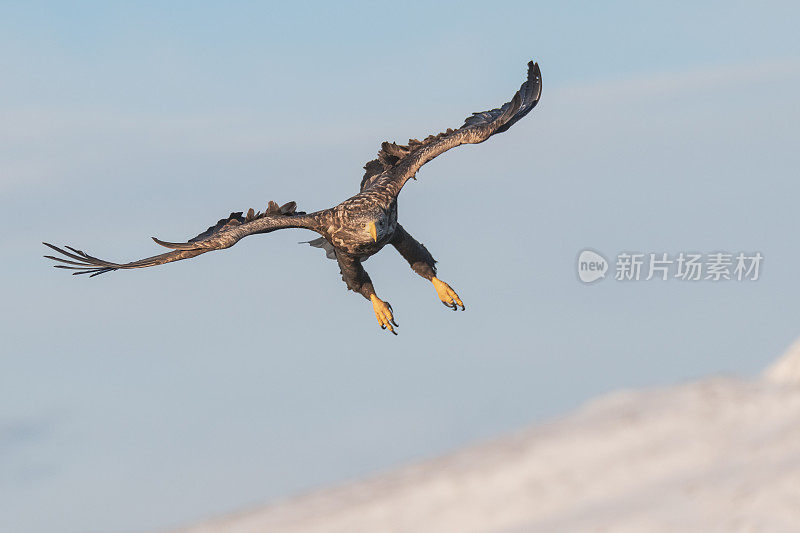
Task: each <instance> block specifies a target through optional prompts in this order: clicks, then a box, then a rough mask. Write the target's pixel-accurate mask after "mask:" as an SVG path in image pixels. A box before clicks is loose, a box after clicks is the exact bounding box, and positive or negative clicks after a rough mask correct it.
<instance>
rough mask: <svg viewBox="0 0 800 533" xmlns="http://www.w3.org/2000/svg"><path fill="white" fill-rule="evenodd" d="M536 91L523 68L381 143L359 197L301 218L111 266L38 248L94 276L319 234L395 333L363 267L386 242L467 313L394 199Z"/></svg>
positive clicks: (491, 131)
mask: <svg viewBox="0 0 800 533" xmlns="http://www.w3.org/2000/svg"><path fill="white" fill-rule="evenodd" d="M541 94H542V76H541V72H540V71H539V65H538V63H534V62H533V61H531V62H529V63H528V73H527V79H526V80H525V82H524V83H523V84H522V86H521V87H520V88H519V91H517V92H516V93H515V94H514V96H513V98H511V101H509V102H507V103H505V104H503V105H502V106H501V107H498V108H495V109H491V110H489V111H481V112H478V113H473V114H472V116H470V117H468V118H467V119H466V120H465V122H464V124H463V125H462V126H461V127H460V128H458V129H455V130H454V129H449V128H448V129H447V130H446V131H445V132H443V133H439V134H438V135H430V136H428V137H427V138H425V139H424V140H422V141H419V140H417V139H411V140H409V141H408V144H405V145H399V144H397V143H394V142H392V143H390V142H384V143H382V144H381V149H380V151H379V152H378V157H377V158H376V159H373V160H372V161H370V162H369V163H367V164H366V165H365V166H364V170H365V171H366V172H365V173H364V177H363V178H362V180H361V187H360V190H359V192H358V194H356V195H355V196H352V197H350V198H348V199H347V200H345V201H343V202H341V203H340V204H338V205H336V206H334V207H331V208H329V209H323V210H321V211H316V212H313V213H305V212H303V211H298V210H297V204H296V203H295V202H288V203H285V204H283V205H280V206H279V205H278V204H277V203H275V202H273V201H270V202H269V204H268V205H267V207H266V209H265V210H264V212H263V213H262V212H255V211H254V210H253V209H252V208H251V209H250V210H249V211H248V212H247V213H246V214H245V213H244V212H235V213H231V214H230V216H228V217H227V218H223V219H221V220H219V221H218V222H217V223H216V224H214V225H213V226H211V227H210V228H208V229H207V230H205V231H204V232H202V233H201V234H199V235H197V236H196V237H194V238H192V239H189V240H188V241H186V242H167V241H162V240H160V239H157V238H155V237H153V240H154V241H155V242H156V243H157V244H160V245H161V246H164V247H166V248H169V249H170V250H171V251H169V252H166V253H162V254H159V255H155V256H153V257H148V258H145V259H140V260H138V261H132V262H130V263H113V262H111V261H105V260H103V259H98V258H97V257H94V256H91V255H89V254H87V253H85V252H82V251H81V250H78V249H76V248H73V247H71V246H65V247H64V248H65V249H64V248H59V247H57V246H54V245H52V244H49V243H46V242H45V243H42V244H44V245H45V246H47V247H49V248H51V249H52V250H54V251H55V252H57V253H58V254H60V256H59V257H56V256H52V255H46V256H44V257H46V258H47V259H52V260H54V261H56V262H57V263H58V264H56V265H54V266H55V267H56V268H64V269H69V270H75V271H76V272H73V274H89V275H90V277H94V276H97V275H99V274H104V273H106V272H111V271H113V270H124V269H131V268H145V267H151V266H155V265H163V264H164V263H171V262H173V261H180V260H182V259H189V258H192V257H197V256H198V255H202V254H204V253H206V252H210V251H212V250H224V249H225V248H230V247H231V246H233V245H234V244H236V243H237V242H239V241H240V240H241V239H243V238H244V237H247V236H248V235H256V234H260V233H271V232H273V231H276V230H279V229H286V228H303V229H307V230H311V231H314V232H316V233H318V234H319V235H320V237H319V238H316V239H314V240H311V241H305V243H307V244H310V245H311V246H314V247H317V248H322V249H324V250H325V252H326V255H327V257H328V258H330V259H335V260H336V261H337V262H338V263H339V269H340V271H341V275H342V280H343V281H344V282H345V283H346V284H347V287H348V289H350V290H352V291H355V292H357V293H360V294H361V295H362V296H364V298H366V299H367V300H369V301H370V302H371V303H372V308H373V310H374V312H375V317H376V318H377V320H378V324H379V325H380V327H381V329H384V330H388V331H390V332H391V333H393V334H395V335H397V331H396V329H395V328H397V327H398V326H397V322H396V321H395V318H394V311H393V310H392V306H391V305H390V304H389V302H387V301H384V300H381V299H380V298H378V295H377V294H376V292H375V287H374V286H373V284H372V281H371V280H370V277H369V275H368V274H367V272H366V270H364V267H363V265H362V263H363V262H364V261H365V260H366V259H367V258H368V257H370V256H372V255H374V254H376V253H378V252H379V251H381V249H383V247H384V246H386V245H387V244H391V245H392V246H394V247H395V249H397V251H398V252H400V255H402V256H403V258H404V259H405V260H406V261H408V263H409V265H410V266H411V269H412V270H413V271H414V272H416V273H417V274H419V275H420V276H422V277H423V278H425V279H426V280H428V281H430V282H431V283H432V284H433V288H434V289H435V290H436V294H437V296H438V298H439V300H440V301H441V302H442V303H443V304H444V305H445V306H447V307H449V308H450V309H452V310H454V311H455V310H458V309H459V308H461V309H462V310H464V309H466V308H465V306H464V302H463V301H462V300H461V298H459V296H458V294H457V293H456V291H454V290H453V288H452V287H450V285H448V284H447V283H445V282H444V281H442V280H441V279H439V278H438V277H436V261H435V260H434V259H433V256H432V255H431V254H430V252H428V250H427V248H425V246H424V245H422V244H421V243H420V242H418V241H417V240H416V239H414V237H412V236H411V235H410V234H409V233H408V231H406V229H405V228H403V226H401V225H400V224H399V223H398V221H397V196H398V195H399V194H400V191H401V190H402V189H403V186H404V185H405V184H406V183H407V182H408V180H410V179H412V178H413V179H416V174H417V171H419V169H420V168H421V167H422V165H424V164H425V163H427V162H428V161H430V160H431V159H433V158H434V157H436V156H438V155H440V154H443V153H444V152H446V151H447V150H449V149H451V148H454V147H456V146H460V145H462V144H477V143H482V142H483V141H485V140H486V139H488V138H489V137H491V136H492V135H495V134H497V133H502V132H504V131H506V130H508V129H509V128H510V127H511V126H512V125H514V124H515V123H516V122H517V121H518V120H520V119H521V118H522V117H524V116H525V115H527V114H528V113H529V112H530V111H531V109H533V108H534V107H535V106H536V104H537V103H538V102H539V97H540V96H541Z"/></svg>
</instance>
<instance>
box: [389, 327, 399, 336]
mask: <svg viewBox="0 0 800 533" xmlns="http://www.w3.org/2000/svg"><path fill="white" fill-rule="evenodd" d="M389 331H391V332H392V335H394V336H395V337H397V332H396V331H395V330H393V329H390V330H389Z"/></svg>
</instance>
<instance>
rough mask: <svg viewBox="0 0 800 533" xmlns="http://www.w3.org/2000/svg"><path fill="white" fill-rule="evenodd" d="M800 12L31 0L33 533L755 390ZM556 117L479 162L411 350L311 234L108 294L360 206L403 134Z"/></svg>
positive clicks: (4, 456) (13, 173) (29, 496)
mask: <svg viewBox="0 0 800 533" xmlns="http://www.w3.org/2000/svg"><path fill="white" fill-rule="evenodd" d="M798 15H800V10H798V8H797V7H796V4H795V3H792V2H783V3H761V4H759V6H758V7H757V8H755V7H753V6H752V5H751V4H750V3H743V2H742V3H733V2H718V3H696V2H691V3H688V2H687V3H683V4H675V3H673V4H669V5H664V7H654V6H653V5H648V6H644V5H643V4H642V3H638V2H631V3H617V2H614V3H604V4H602V5H601V4H599V3H561V2H559V3H555V2H554V3H551V4H547V5H545V4H537V5H534V4H533V3H531V2H521V3H515V4H504V3H492V4H486V3H485V2H474V3H469V2H457V3H455V2H454V3H436V4H435V5H430V4H428V3H418V4H417V3H405V4H402V5H400V4H396V3H392V4H387V5H382V4H376V3H374V2H365V3H336V4H331V5H322V4H318V3H303V4H293V5H291V6H289V5H288V4H287V5H285V6H279V7H273V6H264V5H262V6H254V5H252V4H249V3H225V5H224V7H223V6H212V5H207V4H202V3H197V2H183V3H179V2H173V3H170V4H169V6H166V7H165V5H164V3H149V4H145V3H136V4H135V5H134V4H133V3H108V2H97V3H79V4H76V5H68V4H67V3H61V2H50V3H31V2H25V3H22V2H20V3H16V4H14V3H4V4H3V5H2V7H0V71H1V72H2V76H0V142H2V146H3V148H2V149H0V202H2V209H3V215H4V219H5V227H6V231H4V232H3V233H2V234H0V259H2V264H3V276H2V277H0V280H2V281H0V294H2V295H3V300H4V302H5V305H3V306H2V307H0V318H2V326H0V328H2V353H0V530H3V531H18V532H52V531H65V532H86V531H104V532H105V531H145V530H148V529H152V528H161V527H167V526H170V525H175V524H180V523H185V522H187V521H193V520H196V519H199V518H202V517H208V516H213V515H216V514H219V513H223V512H228V511H232V510H236V509H239V508H241V507H246V506H250V505H254V504H258V503H262V502H265V501H269V500H272V499H275V498H279V497H283V496H286V495H289V494H292V493H295V492H297V491H302V490H306V489H308V488H311V487H314V486H319V485H324V484H328V483H331V482H337V481H341V480H345V479H348V478H352V477H357V476H361V475H364V474H368V473H370V472H375V471H378V470H380V469H384V468H388V467H391V466H392V465H397V464H401V463H404V462H408V461H412V460H417V459H420V458H425V457H431V456H434V455H436V454H439V453H443V452H445V451H447V450H450V449H453V448H456V447H458V446H461V445H464V444H466V443H469V442H474V441H477V440H480V439H484V438H488V437H491V436H493V435H497V434H499V433H501V432H504V431H509V430H514V429H516V428H520V427H523V426H525V425H527V424H530V423H533V422H535V421H538V420H542V419H543V418H545V417H550V416H555V415H557V414H559V413H561V412H564V411H566V410H567V409H570V408H572V407H574V406H576V405H578V404H580V403H581V402H582V401H584V400H585V399H587V398H589V397H592V396H594V395H597V394H599V393H602V392H604V391H608V390H612V389H616V388H620V387H641V386H650V385H656V384H663V383H671V382H675V381H678V380H685V379H690V378H693V377H695V376H699V375H705V374H708V373H734V374H739V375H745V376H749V375H753V374H755V373H756V372H758V371H759V370H760V369H761V368H762V367H763V366H765V365H766V364H767V363H768V362H769V361H771V360H772V359H773V358H774V357H775V356H777V354H778V353H779V352H780V351H781V350H782V349H783V348H784V347H785V346H787V345H788V344H789V343H790V342H791V341H793V340H794V339H795V337H796V336H798V335H800V326H798V323H797V312H796V309H797V304H796V300H797V296H796V295H797V293H798V290H799V289H800V282H798V276H797V274H796V272H797V266H798V265H800V245H798V242H797V241H798V238H797V235H796V233H797V231H796V230H797V222H796V213H797V198H798V196H800V183H798V181H799V180H798V178H797V168H798V166H800V156H798V151H797V146H798V144H799V142H800V126H798V124H800V106H798V96H797V85H798V82H800V42H799V41H798V39H797V32H796V21H797V20H798ZM529 59H536V60H538V61H539V63H540V65H541V68H542V73H543V79H544V92H543V96H542V100H541V103H540V105H539V107H537V108H536V110H535V111H534V112H533V113H532V114H531V115H530V116H529V117H527V118H526V119H525V120H523V121H521V122H519V123H518V124H517V125H515V126H514V128H512V129H511V130H510V131H509V132H508V133H506V134H504V135H501V136H498V137H495V138H492V139H491V140H490V141H489V142H487V143H484V144H482V145H480V146H469V147H463V148H460V149H458V150H454V151H451V152H449V153H447V154H446V155H445V156H443V157H441V158H439V159H437V160H436V161H434V162H432V163H430V164H429V165H428V166H426V167H425V168H424V169H423V170H422V172H421V173H420V176H419V177H420V179H419V181H418V182H413V183H411V184H409V186H408V187H407V188H406V189H405V190H404V191H403V194H402V196H401V199H400V200H401V201H400V217H401V222H402V223H403V224H404V226H405V227H406V228H407V229H408V230H409V231H410V232H411V233H412V234H413V235H415V236H416V237H417V238H418V239H419V240H420V241H422V242H424V243H425V244H426V245H427V247H428V248H429V249H430V250H431V252H432V253H433V255H434V256H435V257H436V258H437V259H438V260H439V261H440V265H439V266H440V274H441V277H442V278H443V279H444V280H446V281H448V282H450V283H451V284H452V285H453V287H454V288H455V289H456V290H457V291H458V292H459V294H460V295H461V296H462V298H463V299H464V301H465V302H466V304H467V311H466V312H464V313H453V312H449V311H447V310H446V309H445V308H444V307H442V306H441V304H439V303H438V300H437V299H436V296H435V293H434V291H433V289H432V287H430V284H428V283H427V282H425V281H423V280H422V279H421V278H419V277H417V276H416V275H415V274H413V272H411V270H410V269H409V268H408V266H407V264H406V263H405V262H404V261H403V260H402V258H401V257H400V256H399V255H398V254H397V253H396V252H394V250H392V249H387V250H385V251H384V252H383V253H381V254H380V255H378V256H376V257H374V258H372V259H370V261H369V262H367V264H366V267H367V270H368V271H369V272H370V274H371V275H372V278H373V280H374V282H375V284H376V287H377V289H378V292H379V294H380V295H381V296H382V297H384V298H385V299H387V300H388V301H390V302H391V303H392V306H393V307H394V309H395V314H396V317H397V320H398V322H399V323H400V325H401V327H400V336H399V337H397V338H394V337H391V336H389V335H387V334H385V333H384V332H382V331H381V330H380V329H379V328H378V326H377V324H376V322H375V319H374V317H373V314H372V309H371V307H370V305H369V303H368V302H367V301H365V300H363V299H362V298H361V297H359V296H357V295H355V294H354V293H350V292H347V291H346V290H345V286H344V284H343V283H342V282H341V280H340V278H339V274H338V270H337V267H336V264H335V263H334V262H332V261H328V260H326V259H324V256H323V254H322V253H321V252H320V251H319V250H314V249H311V248H308V247H305V246H298V245H297V244H296V243H297V241H299V240H304V239H307V238H308V237H311V236H312V235H310V234H305V233H303V232H300V231H286V232H280V233H276V234H273V235H268V236H259V237H252V238H249V239H247V240H245V241H243V242H241V243H239V244H238V245H237V246H236V247H235V248H232V249H230V250H228V251H225V252H224V253H218V254H209V255H206V256H203V257H201V258H199V259H196V260H193V261H187V262H182V263H176V264H172V265H167V266H164V267H159V268H154V269H147V270H141V271H132V272H115V273H111V274H108V275H105V276H102V277H99V278H94V279H91V280H90V279H86V278H73V277H70V276H69V275H67V274H66V273H65V272H63V271H58V270H55V269H52V268H50V267H49V264H48V262H47V261H46V260H44V259H42V258H41V255H42V254H43V253H45V250H44V248H43V247H42V246H41V244H40V242H41V241H42V240H48V241H49V242H53V243H62V244H71V245H74V246H77V247H80V248H81V249H84V250H86V251H88V252H90V253H94V254H96V255H98V256H101V257H108V258H109V259H114V260H123V259H134V258H139V257H143V256H147V255H152V254H153V253H158V249H157V246H155V245H154V244H153V243H152V242H151V241H150V240H149V237H150V236H151V235H155V236H158V237H160V238H163V239H166V240H181V239H183V238H187V237H190V236H193V235H195V234H196V233H198V232H199V231H202V230H203V229H205V228H206V227H207V226H208V225H210V224H212V223H213V222H215V221H216V220H217V219H218V218H220V217H222V216H224V215H226V214H227V213H229V212H230V211H234V210H236V211H238V210H243V209H244V210H246V209H247V208H249V207H255V208H263V206H265V205H266V203H267V201H269V200H276V201H279V202H286V201H289V200H295V201H297V202H298V203H299V205H300V208H301V209H304V210H309V211H310V210H316V209H320V208H323V207H327V206H330V205H333V204H335V203H337V202H339V201H341V200H343V199H344V198H346V197H348V196H350V195H352V194H354V193H355V192H356V191H357V187H358V183H359V180H360V177H361V174H362V170H361V167H362V166H363V164H364V163H365V162H366V161H368V160H369V159H371V158H372V157H373V156H374V154H375V152H376V151H377V149H378V146H379V143H380V141H382V140H385V139H389V140H398V141H405V140H406V139H407V138H409V137H420V136H425V135H427V134H429V133H436V132H438V131H440V130H442V129H445V128H447V127H455V126H458V125H460V124H461V121H462V119H463V118H464V117H465V116H466V115H467V114H469V113H470V112H472V111H477V110H482V109H486V108H489V107H493V106H495V105H498V104H500V103H502V102H504V101H506V100H507V99H508V98H509V97H510V96H511V95H512V94H513V91H514V90H516V88H517V87H518V86H519V84H520V82H521V81H522V80H523V77H524V73H525V63H526V62H527V61H528V60H529ZM586 247H591V248H593V249H597V250H599V251H602V252H604V253H606V254H608V255H613V254H615V253H617V252H619V251H622V250H628V251H631V250H638V251H642V252H662V251H663V252H670V253H676V252H679V251H704V252H711V251H717V250H728V251H732V252H738V251H756V250H758V251H760V252H761V253H762V254H763V255H764V257H765V260H764V266H763V270H762V278H761V279H760V280H759V281H757V282H755V283H723V284H713V283H695V284H691V283H678V282H666V283H665V282H651V283H644V282H640V283H630V284H621V283H616V282H613V281H611V280H606V281H603V282H600V283H599V284H597V285H593V286H583V285H581V284H580V283H579V282H578V281H577V278H576V275H575V271H574V270H575V265H574V261H575V257H576V255H577V253H578V252H579V251H580V250H581V249H583V248H586Z"/></svg>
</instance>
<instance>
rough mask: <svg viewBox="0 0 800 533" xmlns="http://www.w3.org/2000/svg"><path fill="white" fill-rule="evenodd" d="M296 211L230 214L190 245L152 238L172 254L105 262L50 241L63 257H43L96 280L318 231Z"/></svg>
mask: <svg viewBox="0 0 800 533" xmlns="http://www.w3.org/2000/svg"><path fill="white" fill-rule="evenodd" d="M296 209H297V204H296V203H295V202H289V203H287V204H284V205H282V206H278V204H276V203H275V202H270V203H269V205H268V206H267V209H266V211H265V212H264V213H260V212H258V213H257V212H255V211H254V210H253V209H250V210H249V211H248V212H247V215H246V216H243V213H242V212H235V213H231V214H230V216H228V218H223V219H220V220H219V221H218V222H217V223H216V224H215V225H213V226H211V227H209V228H208V229H207V230H206V231H204V232H203V233H200V234H199V235H197V236H196V237H193V238H192V239H190V240H189V241H187V242H167V241H162V240H160V239H157V238H155V237H153V240H154V241H155V242H156V243H158V244H160V245H161V246H164V247H166V248H171V249H172V251H170V252H166V253H163V254H159V255H154V256H152V257H146V258H144V259H139V260H138V261H131V262H129V263H115V262H112V261H106V260H104V259H99V258H97V257H94V256H91V255H89V254H87V253H86V252H83V251H82V250H78V249H76V248H73V247H71V246H65V247H64V248H66V249H64V248H59V247H57V246H54V245H52V244H50V243H47V242H45V243H42V244H44V245H45V246H47V247H48V248H50V249H52V250H54V251H56V252H57V253H58V254H61V256H60V257H59V256H53V255H46V256H44V257H46V258H47V259H51V260H53V261H56V262H58V263H59V264H56V265H53V266H55V267H56V268H63V269H68V270H75V271H76V272H73V275H79V274H91V276H90V277H94V276H97V275H98V274H104V273H106V272H111V271H113V270H121V269H130V268H145V267H151V266H156V265H163V264H165V263H171V262H173V261H180V260H182V259H189V258H192V257H197V256H198V255H200V254H204V253H206V252H210V251H212V250H222V249H225V248H230V247H231V246H233V245H234V244H236V243H237V242H239V241H240V240H241V239H243V238H244V237H246V236H248V235H254V234H258V233H270V232H272V231H276V230H279V229H284V228H305V229H310V230H314V231H317V220H316V217H315V215H314V214H311V215H307V214H306V213H303V212H297V211H296Z"/></svg>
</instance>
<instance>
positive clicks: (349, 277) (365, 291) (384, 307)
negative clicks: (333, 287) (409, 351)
mask: <svg viewBox="0 0 800 533" xmlns="http://www.w3.org/2000/svg"><path fill="white" fill-rule="evenodd" d="M336 260H337V261H338V262H339V270H341V272H342V280H344V282H345V283H347V288H348V289H350V290H351V291H355V292H357V293H360V294H361V295H362V296H363V297H364V298H366V299H367V300H369V301H370V302H372V309H373V311H375V318H377V319H378V324H380V326H381V329H388V330H389V331H390V332H392V333H393V334H395V335H397V332H396V331H395V330H394V328H396V327H398V325H397V322H395V320H394V315H393V314H392V306H391V305H390V304H389V302H384V301H383V300H381V299H380V298H378V295H377V294H375V287H373V286H372V280H371V279H370V278H369V274H367V271H366V270H364V267H363V266H361V261H360V260H359V259H358V258H356V257H351V256H349V255H347V254H344V253H341V252H338V253H337V254H336ZM392 326H394V327H392Z"/></svg>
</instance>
